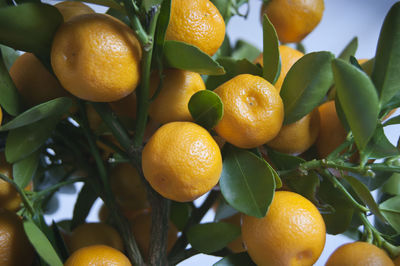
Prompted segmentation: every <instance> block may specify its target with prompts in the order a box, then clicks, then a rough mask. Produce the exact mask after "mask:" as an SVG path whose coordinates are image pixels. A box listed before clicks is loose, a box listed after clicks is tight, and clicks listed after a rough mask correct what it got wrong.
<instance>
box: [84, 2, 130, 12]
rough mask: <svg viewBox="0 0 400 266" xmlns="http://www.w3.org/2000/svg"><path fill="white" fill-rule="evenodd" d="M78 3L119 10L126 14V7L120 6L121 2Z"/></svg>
mask: <svg viewBox="0 0 400 266" xmlns="http://www.w3.org/2000/svg"><path fill="white" fill-rule="evenodd" d="M76 1H79V2H84V3H91V4H95V5H100V6H106V7H110V8H113V9H116V10H119V11H121V12H123V13H125V12H126V11H125V7H124V6H123V5H121V4H119V3H120V1H114V0H76ZM121 2H122V1H121Z"/></svg>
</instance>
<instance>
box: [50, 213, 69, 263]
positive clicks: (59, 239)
mask: <svg viewBox="0 0 400 266" xmlns="http://www.w3.org/2000/svg"><path fill="white" fill-rule="evenodd" d="M51 229H52V231H53V235H54V238H55V243H54V244H55V245H56V247H57V249H58V250H59V252H58V254H59V255H60V257H61V259H62V260H63V261H66V260H67V259H68V257H69V252H68V248H67V245H66V244H65V241H64V237H63V235H62V234H61V232H60V229H59V228H58V223H55V222H54V220H53V223H52V224H51Z"/></svg>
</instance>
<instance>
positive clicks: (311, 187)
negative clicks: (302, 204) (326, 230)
mask: <svg viewBox="0 0 400 266" xmlns="http://www.w3.org/2000/svg"><path fill="white" fill-rule="evenodd" d="M284 182H285V184H286V185H287V186H289V188H290V189H291V190H292V191H293V192H296V193H298V194H300V195H302V196H303V197H305V198H307V199H309V200H310V201H311V202H313V203H314V204H315V205H317V206H318V205H319V202H318V200H317V198H316V193H317V190H318V188H319V186H320V181H319V177H318V175H317V174H316V173H315V172H314V171H309V173H308V174H307V175H299V174H293V175H290V176H288V177H287V178H285V179H284Z"/></svg>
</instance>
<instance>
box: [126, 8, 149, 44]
mask: <svg viewBox="0 0 400 266" xmlns="http://www.w3.org/2000/svg"><path fill="white" fill-rule="evenodd" d="M123 3H124V5H125V8H126V11H127V12H126V13H127V15H128V17H129V20H130V22H131V26H132V28H133V30H134V31H135V34H136V37H137V38H138V39H139V41H140V43H141V44H142V45H143V46H147V45H148V44H149V43H150V42H151V39H150V38H149V35H147V33H146V31H145V30H144V28H143V26H142V23H141V22H140V19H139V14H138V13H139V8H138V7H137V5H136V3H135V1H134V0H124V1H123Z"/></svg>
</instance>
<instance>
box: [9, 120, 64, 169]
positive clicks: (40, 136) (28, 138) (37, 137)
mask: <svg viewBox="0 0 400 266" xmlns="http://www.w3.org/2000/svg"><path fill="white" fill-rule="evenodd" d="M59 120H60V119H59V117H49V118H45V119H43V120H41V121H38V122H35V123H33V124H30V125H28V126H24V127H20V128H16V129H12V130H11V131H10V132H9V133H8V137H7V141H6V150H5V154H6V158H7V161H8V162H9V163H14V162H16V161H18V160H21V159H23V158H26V157H28V156H29V155H30V154H32V153H33V152H35V151H36V150H38V149H39V148H40V147H41V146H42V145H43V144H44V143H45V141H46V140H47V139H48V138H49V137H50V136H51V134H52V133H53V130H54V128H55V127H56V125H57V123H58V121H59Z"/></svg>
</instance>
